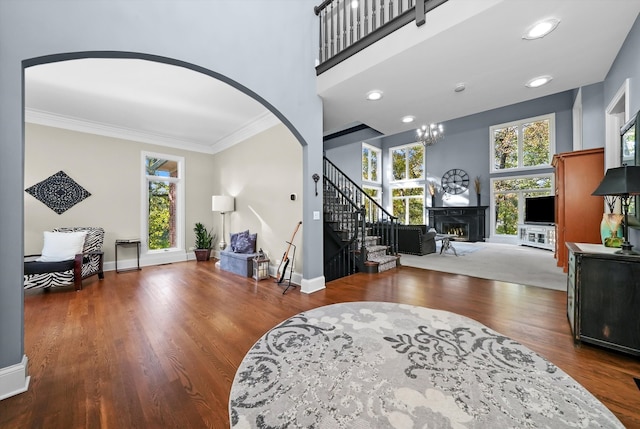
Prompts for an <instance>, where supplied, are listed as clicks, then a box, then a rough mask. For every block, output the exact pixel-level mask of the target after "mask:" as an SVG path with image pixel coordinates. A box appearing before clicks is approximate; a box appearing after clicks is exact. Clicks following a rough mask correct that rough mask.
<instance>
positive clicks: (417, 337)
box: [229, 302, 623, 429]
mask: <svg viewBox="0 0 640 429" xmlns="http://www.w3.org/2000/svg"><path fill="white" fill-rule="evenodd" d="M229 415H230V421H231V425H232V427H234V428H242V429H244V428H322V429H324V428H329V429H332V428H363V429H364V428H366V429H373V428H439V429H440V428H491V429H494V428H587V427H589V428H601V427H602V428H617V427H623V426H622V424H621V423H620V422H619V420H618V419H617V418H616V417H615V416H614V415H613V414H612V413H611V412H610V411H609V410H608V409H607V408H606V407H605V406H604V405H603V404H602V403H601V402H599V401H598V400H597V399H596V398H595V397H594V396H593V395H591V394H590V393H589V392H588V391H587V390H585V389H584V388H583V387H582V386H580V385H579V384H578V383H577V382H576V381H575V380H573V379H572V378H570V377H569V376H568V375H567V374H566V373H564V372H563V371H562V370H560V369H559V368H557V367H556V366H554V365H553V364H552V363H550V362H549V361H547V360H546V359H544V358H542V357H541V356H539V355H537V354H535V353H534V352H532V351H531V350H529V349H527V348H526V347H524V346H523V345H521V344H519V343H517V342H515V341H513V340H511V339H509V338H507V337H505V336H502V335H500V334H498V333H497V332H494V331H492V330H491V329H489V328H487V327H485V326H483V325H481V324H479V323H478V322H475V321H473V320H471V319H468V318H466V317H462V316H459V315H456V314H454V313H449V312H446V311H440V310H432V309H428V308H424V307H415V306H410V305H400V304H392V303H382V302H356V303H343V304H334V305H329V306H325V307H320V308H316V309H313V310H310V311H307V312H304V313H301V314H298V315H296V316H294V317H292V318H290V319H288V320H286V321H284V322H282V323H281V324H279V325H278V326H276V327H275V328H273V329H271V330H270V331H269V332H267V333H266V334H265V335H264V336H263V337H262V338H261V339H260V340H259V341H258V342H257V343H256V344H255V345H254V347H253V348H252V349H251V350H250V351H249V352H248V354H247V355H246V356H245V358H244V360H243V361H242V363H241V365H240V367H239V368H238V372H237V373H236V376H235V379H234V382H233V386H232V388H231V396H230V400H229Z"/></svg>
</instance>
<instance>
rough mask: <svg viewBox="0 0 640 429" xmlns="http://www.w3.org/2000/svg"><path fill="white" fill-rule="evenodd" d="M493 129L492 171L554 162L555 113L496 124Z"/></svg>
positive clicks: (547, 164)
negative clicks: (552, 160) (552, 158)
mask: <svg viewBox="0 0 640 429" xmlns="http://www.w3.org/2000/svg"><path fill="white" fill-rule="evenodd" d="M490 133H491V160H492V162H491V171H492V172H498V171H505V170H517V169H531V168H541V167H550V166H551V157H552V156H553V153H554V152H555V138H554V136H555V115H554V114H551V115H545V116H539V117H537V118H529V119H523V120H521V121H517V122H510V123H507V124H500V125H494V126H493V127H491V128H490Z"/></svg>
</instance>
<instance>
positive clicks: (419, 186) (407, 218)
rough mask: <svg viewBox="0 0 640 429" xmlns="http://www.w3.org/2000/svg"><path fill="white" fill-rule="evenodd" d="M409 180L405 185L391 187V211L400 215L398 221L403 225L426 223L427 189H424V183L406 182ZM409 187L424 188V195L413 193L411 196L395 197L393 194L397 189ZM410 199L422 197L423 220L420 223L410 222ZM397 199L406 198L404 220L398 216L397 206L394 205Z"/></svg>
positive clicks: (395, 214)
mask: <svg viewBox="0 0 640 429" xmlns="http://www.w3.org/2000/svg"><path fill="white" fill-rule="evenodd" d="M406 182H407V181H405V185H403V186H393V187H391V188H390V191H391V196H390V198H391V213H392V214H393V215H394V216H396V217H398V223H400V224H402V225H424V224H425V213H426V208H425V189H424V183H417V182H415V183H406ZM408 188H415V189H420V190H422V196H415V195H411V196H403V197H394V196H393V191H394V190H396V189H408ZM410 199H414V200H417V199H422V204H420V207H422V221H421V223H419V224H412V223H409V220H410V217H409V206H408V204H409V200H410ZM395 200H404V202H405V218H404V220H403V221H401V219H400V217H399V216H398V214H397V213H396V212H395V206H394V204H393V203H394V201H395Z"/></svg>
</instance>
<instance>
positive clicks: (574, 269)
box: [566, 243, 640, 355]
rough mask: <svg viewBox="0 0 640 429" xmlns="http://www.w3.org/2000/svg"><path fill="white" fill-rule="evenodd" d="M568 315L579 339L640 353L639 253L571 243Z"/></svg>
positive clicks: (575, 337) (635, 353)
mask: <svg viewBox="0 0 640 429" xmlns="http://www.w3.org/2000/svg"><path fill="white" fill-rule="evenodd" d="M566 246H567V249H568V251H569V271H568V279H567V317H568V319H569V324H570V325H571V331H572V333H573V336H574V339H575V340H576V341H584V342H588V343H593V344H597V345H600V346H603V347H608V348H611V349H615V350H619V351H623V352H626V353H631V354H634V355H640V315H639V309H640V256H622V255H617V254H615V253H614V252H615V251H616V250H618V249H613V248H607V247H604V246H602V245H597V244H590V243H567V245H566Z"/></svg>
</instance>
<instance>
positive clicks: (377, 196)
mask: <svg viewBox="0 0 640 429" xmlns="http://www.w3.org/2000/svg"><path fill="white" fill-rule="evenodd" d="M362 190H363V191H364V193H365V194H367V195H369V196H370V197H371V199H372V200H373V201H375V202H376V203H378V204H379V205H382V188H380V187H379V186H367V185H363V186H362ZM364 210H365V213H366V216H367V220H369V221H371V222H375V221H377V220H378V219H379V218H380V214H381V213H380V209H379V208H378V206H376V205H375V204H373V203H372V202H371V201H370V200H369V199H365V200H364Z"/></svg>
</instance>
